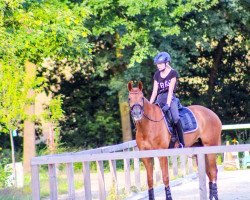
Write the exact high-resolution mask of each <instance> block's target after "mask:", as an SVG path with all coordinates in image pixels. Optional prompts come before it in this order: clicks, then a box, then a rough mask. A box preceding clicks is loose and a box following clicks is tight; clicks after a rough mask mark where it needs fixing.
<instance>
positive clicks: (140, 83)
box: [138, 81, 142, 91]
mask: <svg viewBox="0 0 250 200" xmlns="http://www.w3.org/2000/svg"><path fill="white" fill-rule="evenodd" d="M138 88H139V89H140V90H141V91H142V82H141V81H139V82H138Z"/></svg>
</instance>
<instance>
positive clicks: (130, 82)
mask: <svg viewBox="0 0 250 200" xmlns="http://www.w3.org/2000/svg"><path fill="white" fill-rule="evenodd" d="M132 88H133V81H129V82H128V91H129V92H130V91H131V90H132Z"/></svg>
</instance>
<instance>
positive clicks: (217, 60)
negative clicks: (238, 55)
mask: <svg viewBox="0 0 250 200" xmlns="http://www.w3.org/2000/svg"><path fill="white" fill-rule="evenodd" d="M224 45H225V38H222V39H221V40H220V41H219V43H218V45H217V47H216V49H215V51H214V56H213V65H212V68H211V71H210V76H209V81H208V99H209V102H210V104H211V105H212V97H213V93H214V88H215V84H216V78H217V74H218V68H219V65H220V64H221V62H222V53H223V47H224Z"/></svg>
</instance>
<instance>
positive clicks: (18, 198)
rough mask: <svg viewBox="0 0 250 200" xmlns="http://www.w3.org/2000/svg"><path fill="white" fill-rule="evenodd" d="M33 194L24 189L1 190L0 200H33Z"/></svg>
mask: <svg viewBox="0 0 250 200" xmlns="http://www.w3.org/2000/svg"><path fill="white" fill-rule="evenodd" d="M31 199H32V198H31V194H29V193H28V194H27V193H26V192H25V191H24V190H23V189H19V188H5V189H1V190H0V200H31Z"/></svg>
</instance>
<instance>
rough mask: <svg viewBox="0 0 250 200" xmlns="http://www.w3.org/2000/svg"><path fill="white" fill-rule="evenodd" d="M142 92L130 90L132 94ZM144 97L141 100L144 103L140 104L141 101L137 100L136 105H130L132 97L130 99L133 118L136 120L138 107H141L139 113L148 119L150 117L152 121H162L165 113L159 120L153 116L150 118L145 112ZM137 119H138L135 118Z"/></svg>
mask: <svg viewBox="0 0 250 200" xmlns="http://www.w3.org/2000/svg"><path fill="white" fill-rule="evenodd" d="M138 93H140V92H130V94H138ZM144 99H145V98H144V97H142V99H141V101H142V104H140V102H137V103H135V104H134V105H132V106H130V98H129V99H128V105H129V107H130V114H131V116H132V118H133V120H135V118H136V117H135V116H136V112H138V109H139V113H140V114H141V115H142V116H144V117H145V118H146V119H148V120H149V121H152V122H160V121H161V120H163V119H164V115H163V116H162V118H161V119H159V120H154V119H152V118H150V117H149V116H148V115H146V114H145V112H144ZM136 109H137V110H136ZM135 121H136V120H135Z"/></svg>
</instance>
